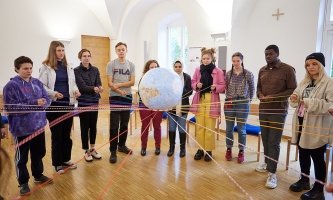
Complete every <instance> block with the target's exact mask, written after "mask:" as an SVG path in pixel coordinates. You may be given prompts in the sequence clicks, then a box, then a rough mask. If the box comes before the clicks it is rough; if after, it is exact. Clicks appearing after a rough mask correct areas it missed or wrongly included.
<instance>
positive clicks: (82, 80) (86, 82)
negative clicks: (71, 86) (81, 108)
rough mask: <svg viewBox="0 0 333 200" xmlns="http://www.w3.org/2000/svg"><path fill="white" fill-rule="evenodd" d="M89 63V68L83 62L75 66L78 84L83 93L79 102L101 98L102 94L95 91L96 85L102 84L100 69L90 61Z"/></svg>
mask: <svg viewBox="0 0 333 200" xmlns="http://www.w3.org/2000/svg"><path fill="white" fill-rule="evenodd" d="M89 65H90V67H89V69H87V68H85V67H84V66H83V65H82V63H81V64H80V66H78V67H76V68H74V74H75V81H76V85H77V87H78V88H79V91H80V93H81V96H80V97H79V98H77V100H78V101H79V102H80V101H81V102H98V100H99V99H100V98H101V96H100V94H99V93H96V92H95V91H94V87H100V86H102V82H101V76H100V74H99V70H98V68H97V67H94V66H92V65H91V64H90V63H89Z"/></svg>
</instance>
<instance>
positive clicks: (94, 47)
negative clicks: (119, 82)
mask: <svg viewBox="0 0 333 200" xmlns="http://www.w3.org/2000/svg"><path fill="white" fill-rule="evenodd" d="M81 47H82V49H88V50H89V51H90V53H91V64H92V65H93V66H95V67H97V68H98V69H99V72H100V74H101V81H102V86H103V87H104V92H103V93H102V94H101V97H102V98H101V100H100V102H99V103H100V104H108V103H109V86H108V84H107V79H106V65H107V63H108V62H109V61H110V59H111V58H110V38H108V37H99V36H90V35H82V36H81Z"/></svg>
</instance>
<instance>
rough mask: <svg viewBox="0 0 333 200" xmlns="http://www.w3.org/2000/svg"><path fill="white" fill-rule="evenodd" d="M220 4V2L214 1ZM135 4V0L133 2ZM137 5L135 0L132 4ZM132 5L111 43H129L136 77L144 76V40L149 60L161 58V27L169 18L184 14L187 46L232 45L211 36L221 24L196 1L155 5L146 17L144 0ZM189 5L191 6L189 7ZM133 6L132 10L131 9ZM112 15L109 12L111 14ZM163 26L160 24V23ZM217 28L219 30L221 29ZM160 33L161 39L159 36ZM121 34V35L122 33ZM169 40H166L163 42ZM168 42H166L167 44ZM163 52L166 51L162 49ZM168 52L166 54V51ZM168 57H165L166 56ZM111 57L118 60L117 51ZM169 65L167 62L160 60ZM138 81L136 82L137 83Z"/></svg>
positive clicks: (174, 1) (129, 55)
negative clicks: (142, 74) (146, 44)
mask: <svg viewBox="0 0 333 200" xmlns="http://www.w3.org/2000/svg"><path fill="white" fill-rule="evenodd" d="M214 1H218V0H214ZM131 2H132V1H131ZM133 2H134V1H133ZM133 2H132V3H131V4H129V5H128V7H127V8H126V9H125V10H126V13H124V15H125V16H124V18H125V19H124V18H122V21H123V23H121V24H120V26H121V27H120V29H119V34H118V38H117V39H115V40H112V41H111V45H112V48H113V46H114V45H115V44H116V43H117V42H119V41H123V42H126V43H127V44H128V51H129V52H128V54H127V58H128V59H129V60H131V61H132V62H134V64H135V66H136V75H137V76H138V77H140V76H141V73H142V67H143V65H144V63H143V58H144V56H143V41H148V55H149V58H150V59H157V58H161V57H162V53H163V52H160V49H159V47H158V42H160V40H162V39H163V38H162V37H163V36H162V35H166V34H167V33H166V32H165V31H163V30H162V28H161V27H162V26H164V25H165V24H168V23H167V22H166V21H165V18H166V17H167V16H170V15H173V14H177V13H181V14H182V15H183V18H184V20H185V22H186V26H187V28H188V37H189V38H188V46H189V47H197V46H201V47H202V46H206V47H215V46H221V45H226V46H228V45H229V42H217V43H215V41H214V39H212V38H211V36H210V34H211V33H214V32H217V30H220V29H221V28H220V25H216V24H214V23H213V21H214V20H211V18H210V17H209V16H208V15H207V12H206V11H205V10H204V9H203V7H201V5H200V4H199V3H198V2H197V1H194V0H182V1H179V0H166V1H162V2H160V3H158V4H156V5H154V6H153V7H152V8H151V9H150V10H148V11H146V10H144V11H145V15H143V16H144V17H143V18H140V17H141V16H142V13H140V9H141V10H142V8H143V7H144V6H143V4H144V3H146V4H147V2H146V1H145V0H141V1H136V4H134V3H133ZM189 5H191V6H190V7H189ZM130 6H131V8H129V7H130ZM109 12H110V11H109ZM159 23H160V24H159ZM216 27H219V28H218V29H217V28H216ZM159 32H160V33H161V34H162V35H160V37H159V36H158V33H159ZM120 33H121V34H120ZM164 40H166V38H165V39H164ZM166 42H167V41H166ZM162 51H163V50H162ZM165 52H166V51H165ZM166 56H167V54H165V57H166ZM111 58H112V59H114V58H116V55H115V53H114V51H111ZM161 62H162V63H166V61H165V59H162V60H161ZM138 80H139V79H138V78H137V80H136V83H137V82H138Z"/></svg>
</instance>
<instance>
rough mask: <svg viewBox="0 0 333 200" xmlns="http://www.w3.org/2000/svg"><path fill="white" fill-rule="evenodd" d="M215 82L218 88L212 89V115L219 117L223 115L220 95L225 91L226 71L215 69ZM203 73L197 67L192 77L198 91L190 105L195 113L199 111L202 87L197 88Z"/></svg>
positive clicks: (192, 83)
mask: <svg viewBox="0 0 333 200" xmlns="http://www.w3.org/2000/svg"><path fill="white" fill-rule="evenodd" d="M212 77H213V84H215V86H216V90H215V91H212V104H211V105H210V115H209V116H210V117H212V118H218V117H220V116H221V102H220V95H219V93H222V92H224V91H225V82H224V73H223V71H222V70H221V69H220V68H217V67H216V68H215V69H213V72H212ZM200 78H201V73H200V67H197V68H196V69H195V72H194V75H193V77H192V82H191V86H192V89H193V90H194V91H196V93H195V94H194V97H193V100H192V105H191V107H190V112H192V113H193V114H197V113H198V107H199V103H200V92H199V91H200V89H197V83H200Z"/></svg>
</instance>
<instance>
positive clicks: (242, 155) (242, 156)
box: [237, 152, 244, 163]
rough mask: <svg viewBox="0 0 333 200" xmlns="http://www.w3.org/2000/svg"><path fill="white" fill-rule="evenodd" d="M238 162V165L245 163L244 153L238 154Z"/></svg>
mask: <svg viewBox="0 0 333 200" xmlns="http://www.w3.org/2000/svg"><path fill="white" fill-rule="evenodd" d="M237 162H238V163H243V162H244V152H239V153H238V158H237Z"/></svg>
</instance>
